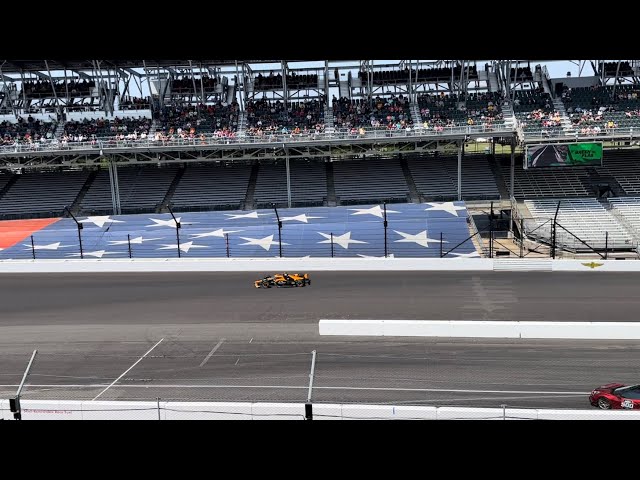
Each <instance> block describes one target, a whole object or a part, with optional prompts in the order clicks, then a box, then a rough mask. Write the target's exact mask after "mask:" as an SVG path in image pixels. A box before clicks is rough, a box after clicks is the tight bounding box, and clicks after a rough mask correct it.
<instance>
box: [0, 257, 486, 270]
mask: <svg viewBox="0 0 640 480" xmlns="http://www.w3.org/2000/svg"><path fill="white" fill-rule="evenodd" d="M492 269H493V263H492V260H491V259H464V258H459V259H447V258H254V259H239V258H216V259H211V258H189V259H186V258H185V259H178V258H175V259H174V258H170V259H169V258H167V259H109V260H102V259H82V260H80V259H70V260H2V261H0V272H2V273H25V272H33V273H84V272H265V271H266V272H271V271H278V270H284V271H350V270H351V271H377V270H385V271H390V270H395V271H408V270H416V271H420V270H440V271H467V270H473V271H490V270H492Z"/></svg>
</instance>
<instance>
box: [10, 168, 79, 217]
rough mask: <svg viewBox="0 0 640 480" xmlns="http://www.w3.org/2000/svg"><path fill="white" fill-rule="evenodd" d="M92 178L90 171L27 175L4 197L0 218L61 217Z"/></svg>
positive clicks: (30, 173)
mask: <svg viewBox="0 0 640 480" xmlns="http://www.w3.org/2000/svg"><path fill="white" fill-rule="evenodd" d="M88 176H89V172H88V171H70V172H69V171H67V172H60V171H57V172H27V173H23V174H21V175H19V177H18V178H17V180H16V182H15V183H14V184H13V185H12V186H11V188H10V189H9V190H8V191H7V192H6V193H5V194H4V196H3V197H2V202H0V216H1V217H2V218H3V219H11V218H21V217H23V216H29V217H32V218H35V217H43V216H51V217H56V216H61V215H62V212H63V210H64V207H65V206H71V205H72V204H73V202H74V201H75V199H76V197H77V196H78V194H79V193H80V190H81V188H82V186H83V185H84V183H85V182H86V180H87V177H88Z"/></svg>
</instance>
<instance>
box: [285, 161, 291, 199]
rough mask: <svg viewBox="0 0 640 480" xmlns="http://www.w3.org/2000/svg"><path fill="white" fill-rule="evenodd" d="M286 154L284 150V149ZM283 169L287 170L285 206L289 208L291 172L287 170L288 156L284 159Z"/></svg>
mask: <svg viewBox="0 0 640 480" xmlns="http://www.w3.org/2000/svg"><path fill="white" fill-rule="evenodd" d="M285 152H286V149H285ZM284 162H285V167H286V169H287V206H288V207H289V208H291V170H290V169H289V155H288V153H287V156H286V157H285V159H284Z"/></svg>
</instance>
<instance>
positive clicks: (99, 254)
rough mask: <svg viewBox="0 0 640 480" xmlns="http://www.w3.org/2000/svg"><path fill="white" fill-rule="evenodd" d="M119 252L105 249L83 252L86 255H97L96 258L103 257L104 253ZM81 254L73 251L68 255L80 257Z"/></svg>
mask: <svg viewBox="0 0 640 480" xmlns="http://www.w3.org/2000/svg"><path fill="white" fill-rule="evenodd" d="M115 253H117V252H107V251H105V250H96V251H95V252H82V256H84V257H96V258H102V256H103V255H113V254H115ZM80 256H81V255H80V254H79V253H72V254H70V255H67V257H80Z"/></svg>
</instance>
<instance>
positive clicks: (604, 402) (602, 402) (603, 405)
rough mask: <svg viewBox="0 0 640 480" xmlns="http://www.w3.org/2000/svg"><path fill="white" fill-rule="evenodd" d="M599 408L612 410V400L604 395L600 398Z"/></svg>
mask: <svg viewBox="0 0 640 480" xmlns="http://www.w3.org/2000/svg"><path fill="white" fill-rule="evenodd" d="M598 408H599V409H600V410H611V402H610V401H609V400H607V399H606V398H604V397H600V398H599V399H598Z"/></svg>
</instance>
